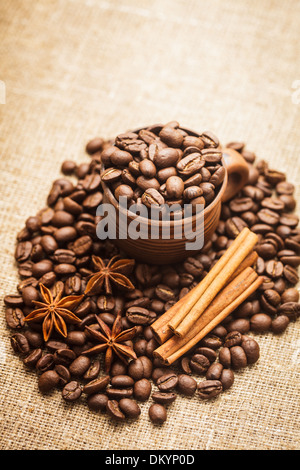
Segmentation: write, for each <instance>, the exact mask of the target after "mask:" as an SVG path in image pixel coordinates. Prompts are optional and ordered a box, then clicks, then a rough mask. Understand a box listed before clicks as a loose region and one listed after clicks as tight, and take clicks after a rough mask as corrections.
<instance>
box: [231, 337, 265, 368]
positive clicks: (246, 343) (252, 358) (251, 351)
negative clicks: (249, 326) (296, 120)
mask: <svg viewBox="0 0 300 470" xmlns="http://www.w3.org/2000/svg"><path fill="white" fill-rule="evenodd" d="M237 347H238V348H239V347H240V346H237ZM241 348H242V349H243V350H244V352H245V354H246V358H247V363H248V364H254V363H255V362H256V361H257V360H258V359H259V354H260V349H259V345H258V343H257V342H256V341H255V340H254V339H253V338H250V337H244V338H243V341H242V344H241ZM231 353H232V349H231ZM235 355H236V357H234V355H233V357H232V360H233V368H235V366H237V367H238V368H239V367H244V358H243V355H242V353H241V351H240V350H239V351H238V352H237V351H235Z"/></svg>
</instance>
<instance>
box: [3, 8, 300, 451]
mask: <svg viewBox="0 0 300 470" xmlns="http://www.w3.org/2000/svg"><path fill="white" fill-rule="evenodd" d="M0 10H1V11H0V54H1V57H0V64H1V68H0V80H1V82H0V86H1V94H0V97H1V98H0V99H1V104H0V112H1V124H0V126H1V132H0V155H1V182H0V185H1V201H0V204H1V206H0V208H1V209H0V210H1V212H0V227H1V229H0V232H1V239H0V250H1V270H0V291H1V317H0V328H1V343H0V344H1V347H0V351H1V354H0V368H1V378H0V419H1V421H0V436H1V437H0V448H1V449H12V450H20V449H26V450H34V449H42V450H46V449H49V450H55V449H58V450H81V449H87V450H92V449H96V450H101V449H114V450H129V449H163V450H175V449H185V450H198V449H199V450H205V449H207V450H229V449H233V450H246V449H264V450H286V449H292V450H295V449H298V448H299V411H300V410H299V360H300V337H299V323H298V324H297V323H291V324H290V325H289V327H288V329H287V330H286V332H285V333H284V334H282V335H280V336H274V335H272V334H271V333H268V334H261V335H255V338H256V339H257V341H258V342H259V345H260V348H261V357H260V359H259V361H258V362H257V363H256V364H255V365H253V366H252V367H249V368H246V369H244V370H243V371H241V372H238V373H236V375H235V383H234V385H233V387H232V388H231V389H230V390H228V391H227V392H226V393H223V394H222V395H221V396H219V397H218V398H216V399H214V400H212V401H208V402H206V401H201V400H200V399H199V398H198V397H197V396H194V397H193V398H190V399H188V398H183V397H178V399H177V400H176V401H175V403H174V404H172V405H171V406H170V407H169V412H168V420H167V422H166V423H165V424H164V425H163V426H162V427H160V426H159V427H158V426H154V425H152V424H151V422H150V421H149V418H148V408H149V404H150V402H147V403H144V404H142V405H141V408H142V414H141V416H140V418H139V419H138V420H137V421H135V422H133V423H121V424H118V423H114V422H112V421H111V420H110V419H108V418H107V417H106V416H105V415H103V414H100V413H92V412H90V411H89V410H88V408H87V406H86V404H85V403H84V400H83V401H82V403H74V404H72V405H70V404H67V403H65V402H64V401H63V399H62V397H61V394H60V392H59V391H57V392H53V393H52V394H50V395H45V396H43V395H41V394H40V393H39V392H38V388H37V375H36V374H35V372H34V371H28V370H27V369H26V368H25V366H24V365H23V363H22V361H20V360H19V358H18V357H17V356H16V355H15V354H14V353H13V352H12V348H11V345H10V335H11V331H9V330H8V328H7V326H6V322H5V318H4V306H3V302H2V298H3V296H4V295H6V294H9V293H15V292H16V284H17V283H18V274H17V269H16V265H15V263H14V250H15V237H16V234H17V232H18V231H19V230H20V229H21V228H22V227H23V226H24V222H25V220H26V218H27V217H28V216H30V215H35V214H36V213H37V211H38V210H40V209H41V208H43V207H44V206H45V204H46V197H47V194H48V191H49V189H50V187H51V184H52V181H53V180H55V179H56V178H58V177H59V176H60V166H61V163H62V162H63V161H64V160H65V159H73V160H75V161H77V162H83V161H86V160H88V158H89V157H87V156H86V155H85V152H84V147H85V143H86V142H87V140H88V139H89V138H91V137H94V136H95V135H101V136H104V137H112V136H115V135H117V134H118V133H120V132H123V131H126V130H127V129H134V128H137V127H142V126H143V125H148V124H153V123H156V122H168V121H171V120H174V119H176V120H178V121H179V122H180V123H181V124H182V125H183V126H185V127H189V128H191V129H194V130H198V131H203V130H206V129H210V130H212V131H213V132H215V133H216V134H217V135H218V136H219V138H220V140H221V142H222V143H226V142H229V141H232V140H242V141H244V142H246V143H247V148H248V149H249V150H253V151H255V152H256V154H257V156H258V158H259V159H265V160H267V161H268V162H269V164H270V166H271V167H272V168H276V169H278V170H281V171H285V172H286V173H287V177H288V180H289V181H290V182H292V183H294V184H295V186H296V188H297V189H296V197H297V199H298V200H299V196H300V192H299V191H300V189H299V184H298V183H299V178H300V171H299V170H300V165H299V150H300V145H299V144H300V142H299V129H300V103H299V101H300V96H299V95H300V93H298V92H297V86H298V85H299V81H298V82H297V80H300V71H299V56H300V42H299V21H300V4H299V2H298V1H297V0H286V1H285V2H280V1H276V0H245V1H239V0H227V1H226V2H224V1H222V0H209V1H208V0H206V1H204V0H190V1H188V2H187V1H185V0H152V1H151V2H150V1H147V0H107V1H104V0H103V1H102V0H85V1H84V0H51V1H48V0H40V1H38V2H28V1H27V0H19V1H17V2H10V1H8V0H4V1H2V2H1V5H0ZM298 91H299V90H298Z"/></svg>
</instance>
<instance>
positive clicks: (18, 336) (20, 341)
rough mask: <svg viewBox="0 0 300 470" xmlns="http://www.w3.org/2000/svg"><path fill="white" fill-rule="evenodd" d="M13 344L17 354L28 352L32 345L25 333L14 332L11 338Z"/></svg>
mask: <svg viewBox="0 0 300 470" xmlns="http://www.w3.org/2000/svg"><path fill="white" fill-rule="evenodd" d="M10 342H11V346H12V348H13V350H14V352H15V353H17V354H21V355H23V354H28V353H29V351H30V346H29V343H28V340H27V338H26V336H25V335H23V334H22V333H14V334H13V335H12V336H11V338H10Z"/></svg>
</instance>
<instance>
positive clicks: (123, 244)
mask: <svg viewBox="0 0 300 470" xmlns="http://www.w3.org/2000/svg"><path fill="white" fill-rule="evenodd" d="M139 130H140V129H139ZM139 130H138V131H139ZM184 130H185V131H187V132H188V133H189V134H190V135H193V136H199V134H197V133H196V132H194V131H191V130H189V129H184ZM138 131H133V132H138ZM222 153H223V158H222V163H223V165H224V166H225V168H226V170H227V171H226V175H225V178H224V181H223V183H222V186H221V187H220V189H219V192H218V194H217V196H216V197H215V199H214V200H213V201H212V202H211V203H210V204H209V205H208V206H207V207H205V209H204V211H203V214H202V215H199V214H195V215H193V216H191V217H189V218H187V219H184V218H182V219H181V220H170V221H161V220H157V221H153V220H151V221H150V220H149V219H148V218H145V217H140V224H141V225H140V227H141V232H142V233H145V232H146V233H147V232H148V230H149V227H150V222H151V226H153V224H155V225H156V228H157V230H158V233H159V236H158V238H150V237H149V238H147V239H144V238H137V239H133V238H130V237H129V236H128V232H127V228H128V226H129V225H130V223H131V222H132V221H133V220H135V219H136V218H137V216H136V215H135V214H134V213H133V212H130V210H127V209H126V208H124V207H121V206H120V205H119V202H118V201H117V200H116V198H115V197H114V195H113V193H112V192H111V190H110V189H109V187H108V186H107V185H106V184H105V183H104V182H103V181H102V187H103V193H104V197H103V203H106V204H107V203H110V204H112V205H113V206H114V208H115V211H114V212H115V216H112V215H108V218H107V220H108V222H109V223H111V224H113V223H115V224H116V240H114V242H115V243H116V245H117V246H118V247H119V248H120V249H121V250H122V251H123V252H124V253H126V254H127V255H128V256H129V257H131V258H134V259H136V260H137V261H139V262H144V263H150V264H161V265H162V264H172V263H178V262H180V261H183V260H184V259H186V258H187V257H189V256H192V255H193V254H195V253H197V252H198V251H199V250H200V249H201V246H200V247H199V246H197V248H196V249H193V250H192V249H191V246H190V247H189V248H188V246H189V244H190V245H191V242H193V239H194V240H196V239H197V240H201V241H202V243H201V244H203V245H204V244H205V243H207V242H208V241H209V240H210V238H211V236H212V234H213V233H214V232H215V230H216V228H217V225H218V222H219V219H220V213H221V204H222V201H227V200H228V199H231V198H232V197H233V196H234V195H235V194H237V193H238V192H239V191H240V189H241V188H242V187H243V186H244V185H245V184H246V182H247V180H248V174H249V170H248V164H247V162H246V161H245V159H244V158H243V157H242V156H241V154H240V153H238V152H236V151H235V150H233V149H230V148H225V149H222ZM102 170H104V167H103V168H102ZM120 213H121V214H122V216H124V217H126V220H127V226H125V227H124V224H120V225H121V230H120V233H119V215H120ZM111 217H113V220H112V219H111ZM199 217H201V222H199ZM187 221H188V228H186V227H187V226H185V229H183V227H182V226H183V224H186V223H187ZM166 224H167V225H168V226H167V227H166ZM178 224H179V225H180V226H181V227H179V226H178ZM176 227H177V230H178V229H179V230H180V232H182V234H184V235H183V236H182V237H181V238H178V236H177V238H175V237H174V233H178V232H176ZM164 229H167V230H169V233H170V236H169V237H168V238H164V237H165V235H162V234H163V230H164ZM196 229H197V231H196ZM137 230H138V229H137ZM149 233H150V232H149ZM200 237H202V238H200Z"/></svg>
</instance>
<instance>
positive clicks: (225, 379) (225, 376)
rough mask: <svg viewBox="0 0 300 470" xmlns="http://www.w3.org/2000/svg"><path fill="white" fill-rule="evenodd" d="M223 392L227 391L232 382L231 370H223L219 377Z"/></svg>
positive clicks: (232, 374)
mask: <svg viewBox="0 0 300 470" xmlns="http://www.w3.org/2000/svg"><path fill="white" fill-rule="evenodd" d="M220 382H221V383H222V387H223V390H228V389H229V388H230V387H231V386H232V385H233V382H234V373H233V372H232V370H231V369H223V370H222V373H221V377H220Z"/></svg>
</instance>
